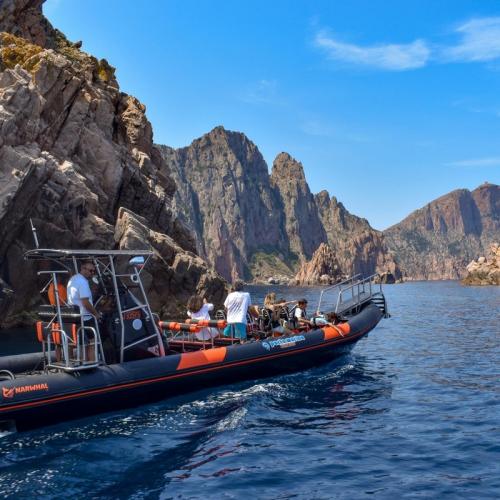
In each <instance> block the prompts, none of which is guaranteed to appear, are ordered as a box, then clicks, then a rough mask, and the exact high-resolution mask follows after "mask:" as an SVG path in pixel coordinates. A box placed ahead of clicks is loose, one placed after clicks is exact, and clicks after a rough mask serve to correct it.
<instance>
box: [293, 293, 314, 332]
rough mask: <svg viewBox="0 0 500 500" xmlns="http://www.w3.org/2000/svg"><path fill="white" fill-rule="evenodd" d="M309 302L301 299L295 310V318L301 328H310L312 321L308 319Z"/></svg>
mask: <svg viewBox="0 0 500 500" xmlns="http://www.w3.org/2000/svg"><path fill="white" fill-rule="evenodd" d="M306 307H307V300H306V299H300V300H298V301H297V306H296V307H295V308H294V311H293V316H294V319H295V321H296V323H297V326H298V327H299V328H309V327H310V326H311V321H310V320H309V319H308V317H307V311H306Z"/></svg>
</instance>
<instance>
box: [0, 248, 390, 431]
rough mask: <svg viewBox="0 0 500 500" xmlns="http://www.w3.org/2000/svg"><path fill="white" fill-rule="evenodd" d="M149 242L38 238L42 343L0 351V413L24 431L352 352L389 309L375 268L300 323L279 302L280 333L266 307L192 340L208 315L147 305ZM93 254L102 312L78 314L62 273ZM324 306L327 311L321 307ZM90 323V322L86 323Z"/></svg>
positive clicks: (327, 296) (332, 292)
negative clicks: (242, 326) (109, 244)
mask: <svg viewBox="0 0 500 500" xmlns="http://www.w3.org/2000/svg"><path fill="white" fill-rule="evenodd" d="M152 255H153V254H152V252H150V251H141V250H88V249H80V250H75V249H71V250H62V249H50V248H48V249H40V248H36V249H33V250H29V251H27V252H26V253H25V255H24V257H25V259H26V260H29V261H35V264H37V265H38V266H37V267H38V268H39V269H40V270H39V271H38V276H39V279H40V281H43V287H42V289H41V296H42V297H44V298H45V301H46V303H44V304H42V305H41V306H40V308H39V310H38V316H39V319H38V321H37V323H36V328H35V331H36V336H37V339H38V340H39V342H40V351H39V352H36V353H26V354H19V355H13V356H3V357H0V386H1V389H0V393H1V398H0V422H1V424H2V425H1V427H2V428H5V429H15V430H26V429H31V428H35V427H40V426H44V425H49V424H53V423H56V422H60V421H64V420H69V419H76V418H82V417H86V416H89V415H93V414H97V413H101V412H107V411H115V410H117V409H123V408H127V407H133V406H138V405H141V404H145V403H149V402H153V401H158V400H161V399H164V398H168V397H171V396H174V395H179V394H185V393H188V392H190V391H196V390H199V389H203V388H206V387H211V386H216V385H222V384H230V383H234V382H236V381H241V380H245V379H257V378H261V377H270V376H273V375H277V374H281V373H287V372H294V371H298V370H303V369H306V368H310V367H313V366H316V365H319V364H320V363H325V362H327V361H330V360H333V359H335V358H336V357H338V356H340V355H341V354H343V353H345V352H347V351H348V350H350V349H351V348H352V347H353V346H354V344H355V343H356V342H357V341H359V340H360V339H361V338H363V337H364V336H366V335H367V334H368V333H369V332H370V331H371V330H372V329H373V328H375V326H376V325H377V324H378V323H379V321H380V320H381V319H382V318H383V317H388V312H387V304H386V299H385V296H384V294H383V291H382V285H381V284H376V278H377V276H376V275H373V276H370V277H368V278H363V277H361V276H359V275H357V276H353V277H351V278H349V279H348V280H346V281H344V282H342V283H339V284H336V285H333V286H330V287H327V288H325V289H323V290H322V291H321V295H320V297H319V301H318V310H317V311H316V315H315V317H316V319H313V322H312V324H311V326H310V327H308V328H306V329H304V328H303V327H299V325H297V324H294V323H293V318H291V317H290V316H289V315H288V314H289V311H288V310H287V309H286V308H285V307H284V308H283V310H282V313H281V316H282V322H283V324H285V325H286V326H287V330H286V333H284V334H282V335H277V334H276V333H273V332H271V331H269V330H267V329H266V327H265V325H264V320H265V311H262V314H259V315H257V316H256V317H255V318H254V317H251V318H249V325H248V329H247V330H248V338H247V339H246V340H241V339H239V338H233V337H224V336H222V335H220V336H218V337H215V338H210V340H201V341H200V340H198V339H197V337H196V336H195V334H196V332H198V331H199V330H200V329H201V328H206V327H212V328H217V329H219V330H221V329H222V328H223V327H224V326H225V325H226V322H225V318H224V315H223V313H218V315H217V317H216V318H215V319H214V320H210V321H205V322H204V321H200V322H198V323H197V322H196V321H189V320H181V321H171V320H170V321H169V320H163V321H161V320H160V318H159V316H158V315H157V314H156V313H154V312H153V311H152V309H151V307H150V303H149V301H148V297H147V293H146V291H145V286H144V284H143V282H142V277H141V273H142V271H143V269H144V268H145V266H147V264H148V261H149V259H150V258H151V257H152ZM83 261H87V262H89V261H90V262H91V263H93V265H94V267H95V270H96V274H95V275H94V278H93V281H94V282H95V283H92V280H91V283H92V287H93V288H94V289H93V294H94V298H96V300H95V307H96V308H97V309H98V310H100V311H101V312H102V316H103V319H102V320H101V321H97V320H96V319H94V320H92V321H90V322H89V321H84V318H82V316H81V315H80V311H79V308H78V307H77V306H69V305H67V304H66V303H65V296H64V295H65V294H64V290H65V287H64V285H63V283H64V282H65V280H66V279H67V278H68V277H69V276H70V275H72V274H75V273H77V272H78V271H79V267H80V264H81V263H82V262H83ZM326 307H331V309H330V313H334V314H330V315H327V314H322V310H323V309H325V308H326ZM89 323H90V324H89Z"/></svg>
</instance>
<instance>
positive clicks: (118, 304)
mask: <svg viewBox="0 0 500 500" xmlns="http://www.w3.org/2000/svg"><path fill="white" fill-rule="evenodd" d="M109 267H110V269H111V277H112V279H113V288H114V290H115V297H116V307H117V308H118V314H119V318H120V324H121V327H122V335H121V342H120V363H123V350H124V347H125V325H124V324H123V313H122V305H121V302H120V294H119V292H118V282H117V281H116V273H115V266H114V263H113V256H112V255H110V256H109Z"/></svg>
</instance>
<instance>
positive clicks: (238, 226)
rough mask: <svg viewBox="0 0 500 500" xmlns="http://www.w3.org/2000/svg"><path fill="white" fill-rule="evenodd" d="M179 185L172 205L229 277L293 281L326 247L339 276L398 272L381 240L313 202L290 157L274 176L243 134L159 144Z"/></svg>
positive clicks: (280, 160)
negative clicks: (175, 144) (178, 144)
mask: <svg viewBox="0 0 500 500" xmlns="http://www.w3.org/2000/svg"><path fill="white" fill-rule="evenodd" d="M158 148H159V150H160V151H161V154H162V157H163V160H164V162H165V164H166V165H167V166H168V172H165V174H168V175H171V176H172V177H173V178H174V180H175V183H176V185H177V191H176V193H175V195H174V207H175V208H176V210H178V212H179V214H180V216H181V217H182V218H183V220H184V221H185V222H186V223H187V224H188V225H189V226H191V228H192V229H193V232H194V235H195V239H196V245H197V249H198V252H199V254H200V255H201V256H203V257H204V258H206V259H207V260H208V262H209V263H211V264H212V265H213V266H214V267H215V269H216V270H217V271H218V272H219V273H220V274H221V275H222V276H224V277H225V278H226V279H235V278H244V279H247V280H264V279H266V278H268V277H270V276H273V275H275V274H276V273H279V274H281V275H285V276H289V277H290V278H292V277H293V276H295V273H296V271H297V269H298V268H299V266H300V264H302V263H303V262H305V261H307V260H309V259H310V258H311V257H312V256H313V254H314V252H315V251H316V250H317V248H318V247H319V246H320V244H321V243H329V244H330V247H331V248H332V249H333V251H334V252H335V253H336V254H338V255H337V258H338V260H339V262H340V263H341V271H342V272H343V273H345V274H349V273H352V272H363V273H373V272H375V271H386V270H388V269H389V270H390V271H391V272H392V273H393V274H394V275H395V276H396V277H398V276H400V271H399V268H398V266H397V264H396V263H395V261H394V259H393V258H392V256H391V255H390V253H389V252H388V250H387V247H386V245H385V243H384V237H383V235H382V233H380V232H379V231H375V230H374V229H372V228H371V227H370V225H369V224H368V222H367V221H366V220H365V219H361V218H359V217H356V216H353V215H352V214H350V213H349V212H348V211H347V210H346V209H345V208H344V207H343V206H342V204H340V203H338V202H337V200H336V199H335V198H332V199H330V197H329V194H328V193H326V191H325V192H322V193H320V194H319V195H316V196H314V195H313V194H312V193H311V191H310V189H309V186H308V184H307V181H306V178H305V175H304V169H303V167H302V164H301V163H300V162H298V161H297V160H295V159H294V158H292V157H291V156H290V155H289V154H288V153H280V154H279V155H278V156H277V157H276V159H275V160H274V162H273V168H272V172H271V175H269V173H268V167H267V164H266V162H265V161H264V159H263V157H262V155H261V153H260V152H259V150H258V148H257V146H255V144H254V143H253V142H252V141H250V140H249V139H248V138H247V137H246V136H245V135H244V134H242V133H239V132H231V131H228V130H225V129H224V128H223V127H216V128H215V129H213V130H212V131H211V132H209V133H208V134H205V135H204V136H202V137H200V138H199V139H196V140H195V141H193V142H192V144H191V145H190V146H188V147H185V148H181V149H173V148H170V147H168V146H158Z"/></svg>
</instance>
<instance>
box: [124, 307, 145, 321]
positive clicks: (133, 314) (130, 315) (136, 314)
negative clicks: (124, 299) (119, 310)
mask: <svg viewBox="0 0 500 500" xmlns="http://www.w3.org/2000/svg"><path fill="white" fill-rule="evenodd" d="M140 317H141V311H140V310H139V309H136V310H135V311H127V312H124V313H123V319H125V320H127V319H128V320H130V319H139V318H140Z"/></svg>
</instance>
